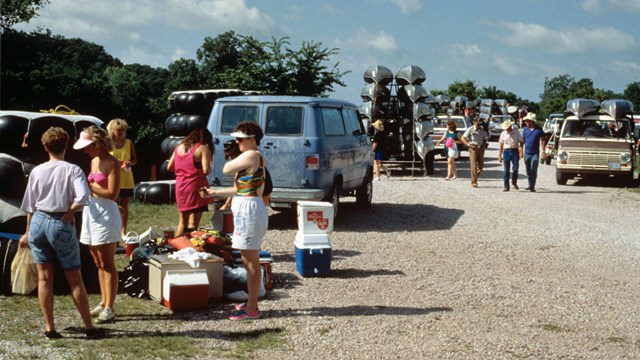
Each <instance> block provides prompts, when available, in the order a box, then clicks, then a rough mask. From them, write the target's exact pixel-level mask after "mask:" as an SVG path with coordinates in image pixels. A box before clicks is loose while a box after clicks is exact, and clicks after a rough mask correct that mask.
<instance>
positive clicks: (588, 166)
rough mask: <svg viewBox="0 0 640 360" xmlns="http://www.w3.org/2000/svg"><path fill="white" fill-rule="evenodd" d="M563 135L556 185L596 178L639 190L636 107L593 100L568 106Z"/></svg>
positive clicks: (559, 147)
mask: <svg viewBox="0 0 640 360" xmlns="http://www.w3.org/2000/svg"><path fill="white" fill-rule="evenodd" d="M566 112H567V115H568V116H567V117H566V118H565V121H564V124H563V125H562V130H561V132H560V137H559V144H558V159H557V161H556V182H557V183H558V184H559V185H566V183H567V180H568V179H573V178H574V177H576V176H580V177H585V176H590V175H595V174H600V175H603V176H609V177H615V178H617V179H620V181H622V182H624V183H625V184H626V185H628V186H633V187H637V186H638V178H637V174H636V173H635V169H636V145H635V143H634V139H633V121H632V120H631V119H632V116H633V115H632V114H633V104H632V103H631V102H630V101H628V100H606V101H603V102H602V103H599V102H598V101H596V100H590V99H573V100H569V101H568V102H567V110H566Z"/></svg>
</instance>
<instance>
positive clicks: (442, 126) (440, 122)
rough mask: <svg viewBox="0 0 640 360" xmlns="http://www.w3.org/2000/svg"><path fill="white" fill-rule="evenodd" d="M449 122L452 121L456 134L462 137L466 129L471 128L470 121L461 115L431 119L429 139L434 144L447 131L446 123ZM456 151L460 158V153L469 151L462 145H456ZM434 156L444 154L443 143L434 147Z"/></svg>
mask: <svg viewBox="0 0 640 360" xmlns="http://www.w3.org/2000/svg"><path fill="white" fill-rule="evenodd" d="M449 120H453V121H454V122H455V123H456V132H458V133H459V134H460V136H462V134H464V132H465V131H467V129H468V128H470V127H471V126H473V124H472V123H471V119H470V118H468V117H466V116H461V115H440V116H436V118H435V119H433V134H431V138H432V139H433V142H434V143H437V142H438V141H439V140H440V139H441V138H442V135H444V133H445V132H446V131H447V123H449ZM458 150H459V151H460V156H462V151H463V150H464V151H469V149H468V147H467V146H466V145H463V144H458ZM434 151H435V152H436V154H440V155H442V154H443V152H444V143H442V144H440V146H436V148H435V150H434Z"/></svg>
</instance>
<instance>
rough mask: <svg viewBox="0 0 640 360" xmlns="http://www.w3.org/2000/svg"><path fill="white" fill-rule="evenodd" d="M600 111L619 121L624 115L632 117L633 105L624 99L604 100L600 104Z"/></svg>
mask: <svg viewBox="0 0 640 360" xmlns="http://www.w3.org/2000/svg"><path fill="white" fill-rule="evenodd" d="M600 107H601V108H602V111H604V112H606V113H607V114H609V115H610V116H611V117H612V118H614V119H620V118H622V117H624V116H626V115H633V103H632V102H631V101H629V100H624V99H612V100H605V101H603V102H602V103H601V104H600Z"/></svg>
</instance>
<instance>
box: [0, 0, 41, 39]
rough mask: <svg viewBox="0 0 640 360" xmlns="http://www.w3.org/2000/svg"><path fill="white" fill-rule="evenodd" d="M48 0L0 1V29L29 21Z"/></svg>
mask: <svg viewBox="0 0 640 360" xmlns="http://www.w3.org/2000/svg"><path fill="white" fill-rule="evenodd" d="M49 3H50V0H2V2H0V29H1V30H2V32H4V30H7V29H10V28H11V27H13V26H14V25H15V24H19V23H23V22H29V20H31V19H32V18H34V17H36V16H37V15H38V10H40V8H42V7H43V6H45V5H47V4H49Z"/></svg>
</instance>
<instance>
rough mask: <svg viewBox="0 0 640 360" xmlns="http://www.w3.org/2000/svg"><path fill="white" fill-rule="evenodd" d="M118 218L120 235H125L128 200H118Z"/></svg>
mask: <svg viewBox="0 0 640 360" xmlns="http://www.w3.org/2000/svg"><path fill="white" fill-rule="evenodd" d="M120 217H121V218H122V235H125V234H126V233H127V223H128V222H129V198H128V197H121V198H120Z"/></svg>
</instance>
